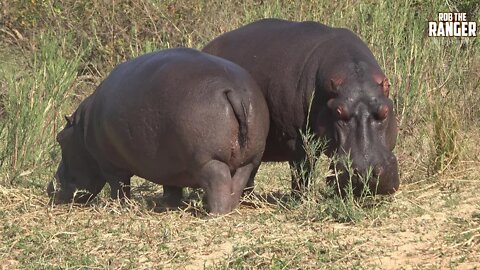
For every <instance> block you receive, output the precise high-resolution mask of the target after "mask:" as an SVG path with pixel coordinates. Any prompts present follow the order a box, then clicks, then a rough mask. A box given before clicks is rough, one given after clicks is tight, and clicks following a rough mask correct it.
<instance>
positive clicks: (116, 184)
mask: <svg viewBox="0 0 480 270" xmlns="http://www.w3.org/2000/svg"><path fill="white" fill-rule="evenodd" d="M108 184H109V185H110V197H111V198H112V199H124V198H127V199H130V198H131V197H130V195H131V194H130V193H131V187H130V178H126V179H124V180H119V181H115V180H111V181H108Z"/></svg>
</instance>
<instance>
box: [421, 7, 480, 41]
mask: <svg viewBox="0 0 480 270" xmlns="http://www.w3.org/2000/svg"><path fill="white" fill-rule="evenodd" d="M428 36H430V37H476V36H477V23H476V22H470V21H468V20H467V14H466V13H455V12H441V13H438V22H428Z"/></svg>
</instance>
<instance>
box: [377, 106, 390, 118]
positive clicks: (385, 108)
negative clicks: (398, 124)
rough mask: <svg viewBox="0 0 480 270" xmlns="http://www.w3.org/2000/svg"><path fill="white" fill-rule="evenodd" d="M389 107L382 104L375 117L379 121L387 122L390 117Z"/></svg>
mask: <svg viewBox="0 0 480 270" xmlns="http://www.w3.org/2000/svg"><path fill="white" fill-rule="evenodd" d="M388 111H389V109H388V106H387V105H385V104H382V105H380V106H378V109H377V111H376V112H375V117H376V118H377V120H380V121H382V120H385V119H386V118H387V116H388Z"/></svg>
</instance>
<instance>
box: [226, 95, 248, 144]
mask: <svg viewBox="0 0 480 270" xmlns="http://www.w3.org/2000/svg"><path fill="white" fill-rule="evenodd" d="M225 94H226V96H227V99H228V101H229V102H230V105H231V106H232V109H233V113H234V114H235V118H237V121H238V143H239V145H240V147H242V148H244V147H245V145H246V143H247V133H248V125H247V124H248V123H247V117H248V115H247V106H246V104H245V102H244V101H243V98H242V97H241V96H239V95H238V94H237V93H236V92H234V91H232V90H227V91H226V92H225Z"/></svg>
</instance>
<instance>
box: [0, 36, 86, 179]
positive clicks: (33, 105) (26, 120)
mask: <svg viewBox="0 0 480 270" xmlns="http://www.w3.org/2000/svg"><path fill="white" fill-rule="evenodd" d="M66 46H71V44H70V43H69V40H68V38H63V39H59V38H58V37H56V36H54V35H52V34H44V35H41V36H40V37H39V47H38V49H37V50H36V51H35V52H34V53H33V57H32V58H31V59H27V63H28V65H29V67H28V68H27V69H25V67H16V68H14V69H13V70H2V72H1V76H2V80H4V81H5V82H6V90H5V93H3V97H2V99H1V101H0V102H1V103H2V107H3V110H4V112H3V114H2V118H1V119H0V128H1V130H0V138H1V140H0V155H1V157H2V160H1V164H0V166H1V167H0V173H1V175H2V177H1V180H0V181H1V182H2V184H14V183H18V182H23V181H26V183H33V184H41V183H40V182H36V180H35V178H37V177H40V175H41V174H44V173H46V172H51V169H52V167H54V165H53V164H52V161H53V160H56V159H57V158H58V153H59V151H58V149H57V148H56V145H55V142H56V141H55V136H56V133H57V131H58V130H59V129H60V128H61V126H62V120H63V114H65V113H67V110H66V108H68V107H69V99H68V96H69V94H71V93H70V92H69V90H70V89H71V88H72V85H73V84H74V82H75V79H76V77H77V70H78V68H79V65H80V62H81V56H82V53H81V52H78V53H76V54H74V55H69V56H67V55H65V54H64V52H65V47H66ZM47 168H48V169H47ZM45 169H47V170H45ZM27 179H28V180H27ZM37 180H38V179H37Z"/></svg>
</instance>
